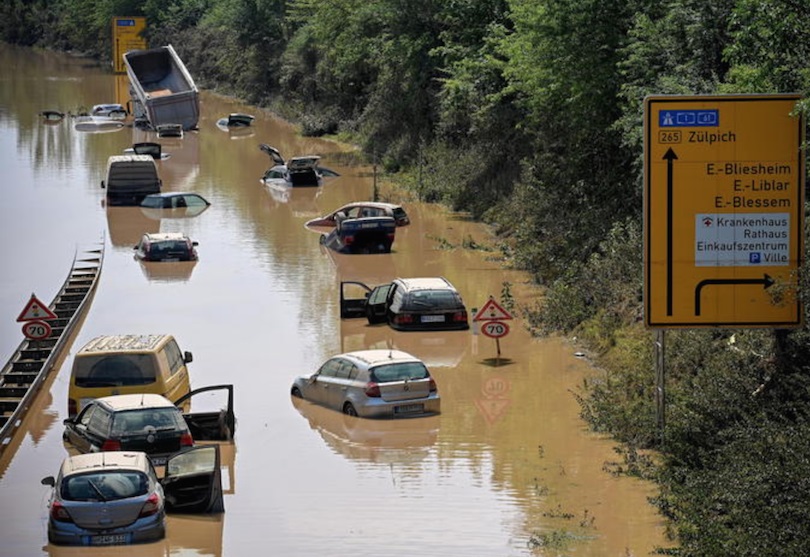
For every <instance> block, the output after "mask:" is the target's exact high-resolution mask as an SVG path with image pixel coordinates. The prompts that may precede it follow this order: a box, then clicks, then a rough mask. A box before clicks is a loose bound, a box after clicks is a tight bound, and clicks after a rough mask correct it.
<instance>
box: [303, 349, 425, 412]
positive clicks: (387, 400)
mask: <svg viewBox="0 0 810 557" xmlns="http://www.w3.org/2000/svg"><path fill="white" fill-rule="evenodd" d="M291 394H292V395H293V396H295V397H299V398H303V399H305V400H309V401H311V402H314V403H317V404H321V405H323V406H327V407H329V408H334V409H335V410H339V411H341V412H343V413H344V414H348V415H350V416H361V417H364V418H405V417H413V416H424V415H430V414H438V413H439V412H440V409H441V400H440V398H439V392H438V389H437V387H436V382H435V381H434V380H433V378H432V377H431V376H430V372H429V371H428V369H427V367H426V366H425V364H424V363H423V362H422V361H421V360H420V359H418V358H416V357H414V356H411V355H410V354H408V353H407V352H402V351H400V350H360V351H357V352H347V353H345V354H339V355H337V356H333V357H332V358H329V359H328V360H327V361H326V362H324V364H323V365H322V366H321V367H320V369H318V371H316V372H315V373H314V374H312V375H306V376H302V377H298V378H296V379H295V381H293V385H292V389H291Z"/></svg>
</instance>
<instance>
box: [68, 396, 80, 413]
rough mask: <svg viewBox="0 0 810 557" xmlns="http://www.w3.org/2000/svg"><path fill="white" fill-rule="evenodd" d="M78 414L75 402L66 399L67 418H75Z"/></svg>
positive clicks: (77, 406) (71, 399)
mask: <svg viewBox="0 0 810 557" xmlns="http://www.w3.org/2000/svg"><path fill="white" fill-rule="evenodd" d="M78 413H79V405H78V404H76V400H75V399H73V398H69V399H68V416H75V415H76V414H78Z"/></svg>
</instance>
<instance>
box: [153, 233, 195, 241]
mask: <svg viewBox="0 0 810 557" xmlns="http://www.w3.org/2000/svg"><path fill="white" fill-rule="evenodd" d="M144 236H146V237H147V238H148V239H149V241H150V242H168V241H177V240H186V239H188V236H186V235H185V234H183V233H182V232H153V233H149V234H144Z"/></svg>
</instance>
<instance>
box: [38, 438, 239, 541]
mask: <svg viewBox="0 0 810 557" xmlns="http://www.w3.org/2000/svg"><path fill="white" fill-rule="evenodd" d="M41 483H42V484H43V485H47V486H50V487H51V495H50V500H49V503H48V507H49V513H48V541H49V542H50V543H53V544H59V545H76V546H106V545H123V544H134V543H142V542H151V541H156V540H160V539H162V538H163V537H164V536H165V534H166V513H167V512H181V513H221V512H223V511H224V510H225V505H224V501H223V494H222V478H221V471H220V456H219V447H218V446H216V445H206V446H200V447H194V448H191V449H188V450H186V451H182V452H179V453H177V454H175V455H173V456H172V457H171V458H169V460H168V461H167V463H166V471H165V474H164V475H163V477H162V478H160V479H158V477H157V474H156V473H155V469H154V466H153V465H152V463H151V461H150V460H149V458H148V457H147V455H146V454H145V453H143V452H139V451H108V452H101V453H89V454H81V455H75V456H70V457H68V458H66V459H65V460H64V461H63V462H62V465H61V466H60V468H59V473H58V474H57V476H56V477H53V476H48V477H46V478H43V479H42V482H41Z"/></svg>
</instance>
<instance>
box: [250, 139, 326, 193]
mask: <svg viewBox="0 0 810 557" xmlns="http://www.w3.org/2000/svg"><path fill="white" fill-rule="evenodd" d="M259 149H260V150H261V151H263V152H264V153H266V154H267V155H268V156H269V157H270V158H271V160H272V161H273V166H271V167H270V168H269V169H267V170H266V171H265V172H264V175H263V176H262V182H264V184H266V185H269V186H270V185H272V186H276V187H299V186H304V187H316V186H320V185H321V183H322V180H323V177H324V176H325V175H328V176H337V173H336V172H333V171H331V170H329V169H325V168H322V167H320V166H319V164H318V163H319V162H320V160H321V157H319V156H317V155H305V156H301V157H293V158H291V159H289V160H288V161H285V160H284V157H282V156H281V153H279V151H278V149H276V148H275V147H271V146H270V145H267V144H266V143H262V144H260V145H259Z"/></svg>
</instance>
